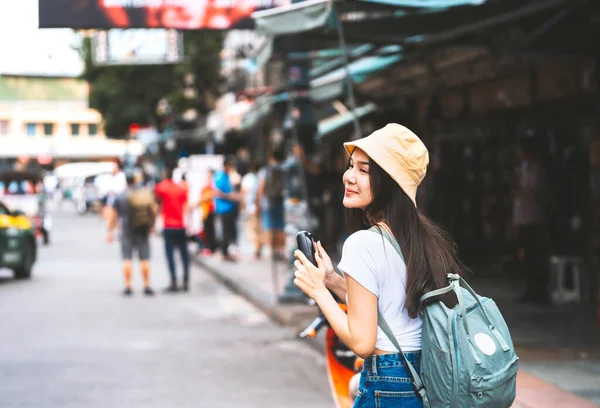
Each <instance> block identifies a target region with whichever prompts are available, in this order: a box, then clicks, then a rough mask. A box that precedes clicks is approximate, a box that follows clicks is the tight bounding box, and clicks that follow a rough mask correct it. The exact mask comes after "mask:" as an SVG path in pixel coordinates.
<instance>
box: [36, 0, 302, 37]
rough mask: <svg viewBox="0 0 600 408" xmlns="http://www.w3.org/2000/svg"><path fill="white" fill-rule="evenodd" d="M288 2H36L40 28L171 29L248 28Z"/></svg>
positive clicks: (94, 0)
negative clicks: (258, 14) (256, 15)
mask: <svg viewBox="0 0 600 408" xmlns="http://www.w3.org/2000/svg"><path fill="white" fill-rule="evenodd" d="M290 3H291V0H39V25H40V28H59V27H65V28H76V29H77V28H78V29H109V28H173V29H179V30H199V29H213V30H226V29H229V28H239V27H246V26H251V23H252V19H251V17H250V15H251V14H252V13H253V12H255V11H259V10H266V9H270V8H273V7H278V6H283V5H287V4H290Z"/></svg>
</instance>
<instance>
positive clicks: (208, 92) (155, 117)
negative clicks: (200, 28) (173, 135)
mask: <svg viewBox="0 0 600 408" xmlns="http://www.w3.org/2000/svg"><path fill="white" fill-rule="evenodd" d="M221 45H222V35H221V34H220V33H218V32H192V31H190V32H185V33H184V52H185V55H186V58H185V61H184V62H183V63H181V64H178V65H123V66H95V65H93V64H92V55H91V40H90V39H89V38H86V39H85V40H84V42H83V46H82V48H81V53H82V56H83V58H84V61H85V71H84V73H83V78H84V79H86V80H87V81H88V82H89V84H90V96H89V103H90V107H91V108H94V109H97V110H98V111H99V112H100V113H101V114H102V117H103V120H104V130H105V133H106V134H107V135H108V136H109V137H114V138H124V137H126V136H127V133H128V130H129V127H130V125H131V124H132V123H138V124H140V125H156V126H158V127H159V128H160V127H162V126H163V125H164V122H165V121H164V118H161V117H160V116H159V114H158V113H157V105H158V103H159V101H160V100H161V99H163V98H166V99H167V101H168V102H169V105H170V106H171V112H172V113H173V116H174V118H175V119H176V123H181V124H182V125H187V126H188V127H193V126H195V122H198V119H195V120H194V121H193V122H194V123H186V122H185V121H183V122H182V121H181V120H177V119H179V118H181V115H182V114H183V113H184V112H186V111H187V110H189V109H195V110H196V111H197V112H198V114H199V115H205V114H206V113H208V111H209V110H211V109H212V108H213V105H214V100H215V99H216V97H217V95H218V89H219V84H220V76H219V70H220V59H219V52H220V50H221ZM190 73H191V74H193V78H194V81H193V82H191V83H188V85H186V81H185V79H186V78H188V79H189V75H188V74H190ZM186 86H187V87H188V88H191V89H188V91H187V92H184V89H185V87H186ZM190 90H191V92H190ZM182 127H185V126H182Z"/></svg>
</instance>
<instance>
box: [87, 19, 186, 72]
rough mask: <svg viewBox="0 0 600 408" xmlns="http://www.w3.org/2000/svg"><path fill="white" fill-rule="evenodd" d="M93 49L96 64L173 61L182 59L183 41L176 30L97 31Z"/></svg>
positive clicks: (163, 62)
mask: <svg viewBox="0 0 600 408" xmlns="http://www.w3.org/2000/svg"><path fill="white" fill-rule="evenodd" d="M92 50H93V53H92V56H93V61H94V64H96V65H126V64H136V65H140V64H176V63H178V62H181V60H182V59H183V41H182V38H181V33H180V32H178V31H177V30H165V29H143V28H142V29H127V30H123V29H112V30H101V31H96V32H95V33H94V35H93V37H92Z"/></svg>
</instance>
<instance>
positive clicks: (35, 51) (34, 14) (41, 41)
mask: <svg viewBox="0 0 600 408" xmlns="http://www.w3.org/2000/svg"><path fill="white" fill-rule="evenodd" d="M38 1H39V0H0V7H1V9H2V12H0V73H3V74H26V75H36V74H37V75H61V76H62V75H65V76H77V75H79V74H80V73H81V71H82V69H83V63H82V61H81V59H80V58H79V54H78V52H77V51H76V50H73V49H72V48H71V45H74V44H76V43H77V41H76V40H77V38H78V36H77V35H76V34H75V33H74V32H73V30H70V29H62V28H61V29H43V30H40V29H39V28H37V27H38Z"/></svg>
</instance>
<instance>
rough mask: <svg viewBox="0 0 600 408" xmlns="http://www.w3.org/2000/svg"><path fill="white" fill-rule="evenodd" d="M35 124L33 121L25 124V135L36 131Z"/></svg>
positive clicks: (31, 134) (33, 133) (32, 134)
mask: <svg viewBox="0 0 600 408" xmlns="http://www.w3.org/2000/svg"><path fill="white" fill-rule="evenodd" d="M36 128H37V126H36V125H35V123H28V124H26V125H25V129H26V131H27V136H35V134H36V133H37V129H36Z"/></svg>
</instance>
